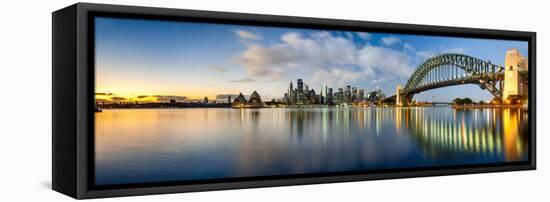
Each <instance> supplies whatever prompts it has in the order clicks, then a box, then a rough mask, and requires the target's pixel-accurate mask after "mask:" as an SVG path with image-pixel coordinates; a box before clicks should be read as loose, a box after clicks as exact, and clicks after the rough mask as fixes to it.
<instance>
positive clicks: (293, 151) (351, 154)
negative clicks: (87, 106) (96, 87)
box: [96, 107, 528, 184]
mask: <svg viewBox="0 0 550 202" xmlns="http://www.w3.org/2000/svg"><path fill="white" fill-rule="evenodd" d="M527 126H528V120H527V114H526V112H522V111H521V110H519V109H471V110H453V109H451V108H449V107H429V108H350V109H346V108H311V109H285V108H276V109H149V110H148V109H139V110H105V111H104V112H102V113H96V183H97V184H120V183H136V182H158V181H170V180H193V179H213V178H227V177H246V176H266V175H283V174H301V173H318V172H335V171H352V170H372V169H384V168H404V167H419V166H437V165H457V164H459V165H463V164H474V163H494V162H510V161H523V160H526V159H527V150H528V145H527V142H528V141H527Z"/></svg>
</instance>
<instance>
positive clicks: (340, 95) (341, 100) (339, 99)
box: [338, 88, 344, 104]
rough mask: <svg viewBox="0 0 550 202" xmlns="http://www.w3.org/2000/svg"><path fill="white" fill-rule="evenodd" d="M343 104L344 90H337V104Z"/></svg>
mask: <svg viewBox="0 0 550 202" xmlns="http://www.w3.org/2000/svg"><path fill="white" fill-rule="evenodd" d="M343 102H344V89H342V88H338V104H342V103H343Z"/></svg>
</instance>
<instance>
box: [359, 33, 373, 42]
mask: <svg viewBox="0 0 550 202" xmlns="http://www.w3.org/2000/svg"><path fill="white" fill-rule="evenodd" d="M356 34H357V36H359V37H360V38H361V39H363V40H367V41H368V40H370V39H371V38H372V35H371V34H370V33H368V32H356Z"/></svg>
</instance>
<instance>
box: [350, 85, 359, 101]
mask: <svg viewBox="0 0 550 202" xmlns="http://www.w3.org/2000/svg"><path fill="white" fill-rule="evenodd" d="M358 97H359V96H358V94H357V87H353V88H352V90H351V101H352V102H357V100H358Z"/></svg>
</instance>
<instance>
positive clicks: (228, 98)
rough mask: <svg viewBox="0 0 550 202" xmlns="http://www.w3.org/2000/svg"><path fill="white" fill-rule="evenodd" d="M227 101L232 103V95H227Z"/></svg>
mask: <svg viewBox="0 0 550 202" xmlns="http://www.w3.org/2000/svg"><path fill="white" fill-rule="evenodd" d="M227 103H229V104H231V95H228V96H227Z"/></svg>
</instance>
